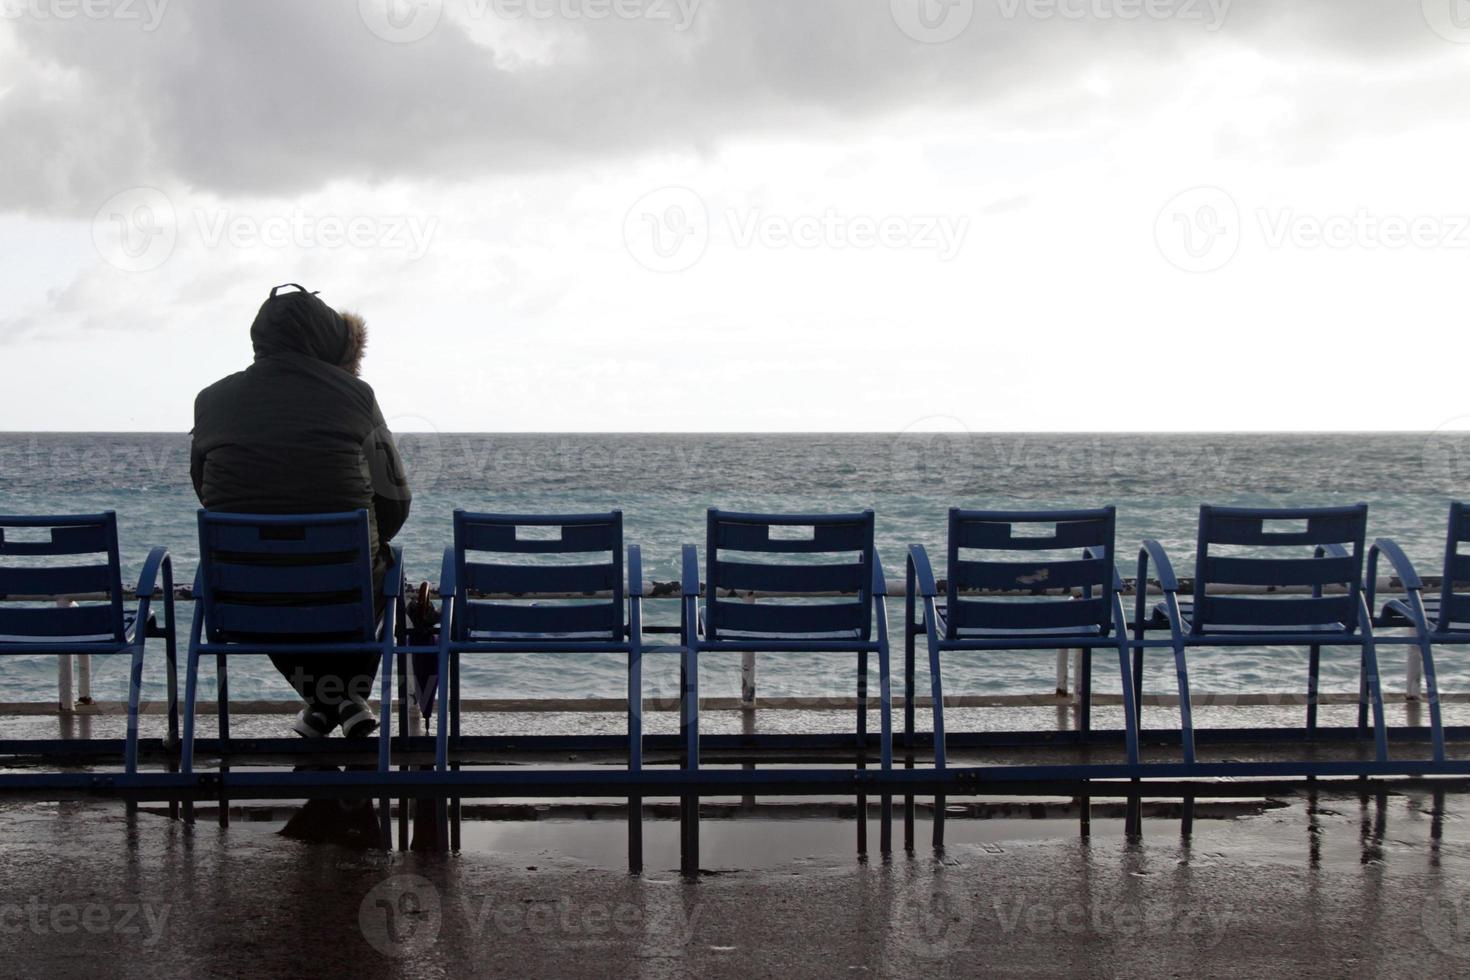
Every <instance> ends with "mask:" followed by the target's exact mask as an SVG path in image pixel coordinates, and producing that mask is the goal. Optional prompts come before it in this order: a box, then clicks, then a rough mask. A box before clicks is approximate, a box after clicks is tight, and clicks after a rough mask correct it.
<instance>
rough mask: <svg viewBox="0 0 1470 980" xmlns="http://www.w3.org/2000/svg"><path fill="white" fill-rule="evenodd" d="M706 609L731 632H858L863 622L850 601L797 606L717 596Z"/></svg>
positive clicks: (859, 610)
mask: <svg viewBox="0 0 1470 980" xmlns="http://www.w3.org/2000/svg"><path fill="white" fill-rule="evenodd" d="M710 613H711V618H713V619H715V620H717V621H718V622H719V624H720V627H721V628H722V629H724V630H725V631H726V632H734V633H780V634H798V633H848V632H854V631H857V632H860V631H861V630H862V629H863V627H864V626H865V625H866V623H865V622H864V617H863V611H862V610H861V609H859V608H858V606H857V604H856V603H852V602H822V603H810V604H806V605H799V606H798V605H775V604H768V605H760V604H757V603H753V602H732V601H730V600H728V599H717V600H715V602H713V603H712V604H711V609H710Z"/></svg>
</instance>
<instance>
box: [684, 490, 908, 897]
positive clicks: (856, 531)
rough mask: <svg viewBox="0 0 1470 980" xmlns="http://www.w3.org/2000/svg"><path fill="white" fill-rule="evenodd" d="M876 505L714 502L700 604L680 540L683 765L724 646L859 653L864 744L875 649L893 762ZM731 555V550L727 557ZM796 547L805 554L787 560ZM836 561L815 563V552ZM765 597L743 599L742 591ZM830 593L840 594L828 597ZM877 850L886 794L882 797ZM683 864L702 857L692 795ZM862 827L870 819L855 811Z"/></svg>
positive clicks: (695, 758) (884, 745)
mask: <svg viewBox="0 0 1470 980" xmlns="http://www.w3.org/2000/svg"><path fill="white" fill-rule="evenodd" d="M873 523H874V522H873V512H872V511H871V510H865V511H862V512H861V513H856V514H741V513H731V512H726V511H721V510H717V509H714V508H711V509H710V511H709V513H708V520H707V524H706V536H705V552H706V554H705V559H706V562H707V565H706V574H705V593H704V595H705V598H704V604H703V606H700V604H699V550H698V548H696V547H695V546H694V545H687V544H686V545H685V546H684V548H683V583H682V584H683V603H684V614H683V618H682V624H681V625H682V629H681V633H680V643H681V646H682V647H683V659H682V662H681V665H680V683H679V687H680V702H679V703H680V709H679V733H680V739H681V741H682V742H683V746H684V751H683V755H684V768H685V769H686V770H687V771H690V772H695V771H698V769H699V658H700V657H701V655H704V654H721V653H742V654H743V653H747V652H749V653H762V652H789V653H809V654H825V653H847V654H851V653H856V654H857V658H858V663H857V732H856V736H857V740H858V744H859V745H861V746H865V745H866V743H867V724H868V713H867V709H868V656H869V654H874V653H876V654H877V655H878V684H879V717H880V725H881V729H882V731H881V734H880V737H879V756H880V764H881V766H882V768H883V770H884V771H885V772H887V771H889V770H891V769H892V767H893V731H892V723H891V720H890V707H891V700H892V699H891V693H890V690H889V687H890V685H889V646H888V615H887V611H886V609H885V607H884V600H885V599H886V597H887V593H888V589H887V586H886V585H885V584H884V579H883V565H882V562H881V561H880V559H879V557H878V550H877V548H876V547H875V546H874V544H873ZM732 554H733V557H732ZM793 556H803V557H802V558H801V559H799V560H801V561H805V562H806V563H803V564H797V563H792V562H791V561H790V560H789V559H790V558H792V557H793ZM822 556H825V557H828V558H832V557H834V556H840V558H841V559H842V560H837V561H832V560H828V561H822V562H820V563H812V562H811V559H812V558H813V557H822ZM779 558H786V559H788V560H787V561H785V562H780V561H777V560H776V559H779ZM748 593H762V594H767V596H768V597H767V598H763V599H758V600H757V601H746V600H745V599H742V598H737V596H739V595H740V594H748ZM834 595H836V596H837V598H835V599H834V598H832V597H833V596H834ZM882 802H883V820H882V833H883V842H882V850H883V851H884V852H886V851H887V850H888V843H889V823H890V815H891V813H890V811H891V802H892V798H891V797H890V796H886V795H885V796H884V797H883V798H882ZM683 806H684V807H685V811H686V813H685V816H686V819H685V820H684V821H683V825H684V830H685V834H686V837H685V840H684V842H683V848H682V852H683V856H684V867H685V869H686V870H691V869H692V868H693V867H694V866H696V865H697V862H698V836H697V833H698V826H699V824H698V820H697V819H696V818H697V808H698V799H697V798H696V797H687V798H686V799H685V800H684V803H683ZM691 810H692V811H693V812H690V811H691ZM859 826H860V827H865V826H866V821H865V820H863V819H861V818H860V821H859Z"/></svg>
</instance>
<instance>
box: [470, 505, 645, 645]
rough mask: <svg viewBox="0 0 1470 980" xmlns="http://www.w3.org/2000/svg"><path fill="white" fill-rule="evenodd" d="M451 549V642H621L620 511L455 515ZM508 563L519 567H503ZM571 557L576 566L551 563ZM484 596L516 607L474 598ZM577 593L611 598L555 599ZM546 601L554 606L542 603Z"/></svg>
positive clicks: (623, 617) (623, 612)
mask: <svg viewBox="0 0 1470 980" xmlns="http://www.w3.org/2000/svg"><path fill="white" fill-rule="evenodd" d="M454 545H455V547H454V552H455V568H456V582H457V585H456V591H455V602H456V604H457V609H458V610H459V611H458V612H457V613H456V617H455V633H456V638H457V639H458V640H460V641H473V640H476V639H491V640H493V639H500V638H511V637H517V638H533V639H534V638H537V637H544V638H557V639H575V640H587V641H595V642H609V641H612V642H616V641H620V640H622V638H623V636H624V634H625V632H626V618H627V617H626V610H625V608H624V595H625V588H624V584H623V514H622V511H610V512H608V513H604V514H483V513H471V512H469V511H463V510H457V511H455V512H454ZM589 555H598V556H601V560H600V561H587V560H586V558H587V556H589ZM507 556H520V557H521V559H522V560H520V561H509V560H507ZM571 557H575V558H576V559H577V561H575V562H571V561H566V560H563V561H560V562H558V561H557V559H559V558H560V559H568V558H571ZM490 559H494V560H490ZM483 593H493V594H496V595H500V596H515V597H516V599H514V600H503V599H502V600H494V601H492V600H487V599H484V598H477V597H476V595H478V594H483ZM582 593H610V596H609V597H608V598H606V599H600V600H599V601H574V602H570V601H563V600H559V599H556V598H554V597H556V596H565V595H576V594H582ZM547 596H551V597H553V598H552V599H550V600H547V599H545V598H544V597H547ZM476 634H489V635H488V636H477V635H476Z"/></svg>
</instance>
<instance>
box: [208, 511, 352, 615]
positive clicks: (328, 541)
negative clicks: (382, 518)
mask: <svg viewBox="0 0 1470 980" xmlns="http://www.w3.org/2000/svg"><path fill="white" fill-rule="evenodd" d="M198 580H199V585H200V589H201V590H202V591H201V594H200V595H199V597H198V598H199V599H200V601H201V602H202V604H203V607H204V621H205V626H206V630H207V635H208V638H209V641H210V642H211V643H227V642H230V641H232V640H237V641H250V642H263V643H270V642H290V640H291V639H293V638H306V639H312V640H316V641H318V642H328V641H332V642H345V643H366V642H370V641H372V640H373V639H374V638H375V637H376V635H377V612H376V608H375V600H376V596H375V590H374V587H373V556H372V544H371V537H370V535H369V530H368V513H367V511H366V510H358V511H352V512H348V513H340V514H227V513H220V512H217V511H206V510H201V511H200V512H199V579H198Z"/></svg>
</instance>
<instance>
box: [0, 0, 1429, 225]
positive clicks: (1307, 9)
mask: <svg viewBox="0 0 1470 980" xmlns="http://www.w3.org/2000/svg"><path fill="white" fill-rule="evenodd" d="M91 2H97V3H101V0H0V10H3V11H4V13H5V14H6V16H7V19H8V20H9V22H10V24H11V25H12V28H13V31H14V39H15V45H14V48H13V49H12V50H13V51H14V52H15V53H14V54H12V55H10V56H8V57H9V59H10V61H11V63H10V64H8V65H0V93H3V94H0V132H3V133H4V136H5V138H4V140H3V141H0V168H3V169H4V172H5V173H6V175H7V179H6V181H4V182H3V184H0V210H8V211H22V212H31V213H60V214H71V215H75V216H78V217H89V216H90V215H91V213H92V210H93V209H95V207H96V206H97V204H98V203H99V202H100V201H101V200H104V199H106V198H107V197H108V196H109V195H110V194H112V193H115V192H116V191H117V190H119V189H121V188H126V187H129V186H133V185H138V184H168V185H171V184H178V183H181V184H184V185H187V186H189V187H191V188H193V189H195V190H198V191H204V192H208V193H216V194H219V195H222V196H229V195H235V194H254V193H260V194H291V193H297V192H303V191H308V190H311V189H314V188H318V187H321V186H322V185H324V184H326V183H328V182H330V181H332V180H336V179H358V180H366V181H370V182H373V181H384V180H404V181H408V182H415V181H422V180H430V181H432V180H441V179H443V180H456V179H462V178H469V177H475V176H480V175H484V174H488V173H505V172H520V171H531V170H541V169H550V168H559V167H565V166H569V165H575V164H578V163H580V162H583V161H587V160H592V159H600V158H606V157H608V156H615V155H618V154H624V153H635V152H644V151H650V150H660V149H672V150H693V151H696V152H698V151H701V150H704V149H707V148H710V147H713V146H715V145H717V144H718V143H719V141H720V140H722V139H725V138H728V137H731V136H738V135H741V134H747V133H752V132H755V133H760V132H767V131H773V130H803V131H810V130H812V129H820V128H822V127H828V126H841V125H843V124H846V123H851V122H855V121H863V120H866V119H869V118H871V117H875V116H878V115H880V114H882V113H885V112H889V111H892V110H896V109H903V108H909V107H921V106H939V107H943V106H951V105H985V104H987V103H989V102H991V101H994V100H998V99H1002V98H1007V97H1011V96H1014V95H1016V94H1018V93H1019V94H1026V93H1029V92H1044V91H1046V90H1048V89H1053V88H1055V87H1057V86H1058V85H1060V84H1062V83H1063V82H1065V81H1069V80H1072V79H1075V77H1076V75H1077V73H1078V72H1079V71H1082V70H1086V69H1088V68H1089V67H1100V68H1103V69H1107V70H1116V71H1129V70H1132V69H1133V68H1134V67H1136V66H1145V65H1146V66H1153V67H1168V66H1171V65H1178V66H1181V67H1183V66H1186V65H1187V64H1188V63H1189V61H1190V59H1192V58H1197V57H1199V56H1201V55H1202V54H1207V53H1209V52H1210V51H1212V50H1221V49H1222V48H1223V47H1226V46H1232V45H1233V46H1250V47H1257V48H1262V49H1271V51H1272V53H1273V54H1274V53H1279V54H1281V55H1282V56H1283V57H1286V58H1296V59H1300V58H1301V57H1304V56H1305V55H1304V53H1306V52H1311V53H1313V54H1314V56H1318V57H1326V58H1331V57H1344V58H1353V59H1365V60H1372V61H1374V62H1387V63H1395V62H1399V61H1406V60H1412V59H1415V58H1423V57H1436V56H1448V52H1449V51H1451V50H1453V49H1455V46H1454V45H1451V44H1448V43H1447V42H1446V41H1445V40H1444V39H1443V38H1441V37H1438V36H1436V35H1435V34H1434V33H1433V32H1432V31H1431V30H1429V29H1428V27H1427V26H1426V23H1425V19H1424V15H1423V13H1422V11H1421V9H1420V2H1419V0H1397V2H1392V3H1389V2H1381V0H1371V2H1347V0H1336V2H1334V0H1316V2H1295V3H1279V2H1270V0H1249V2H1248V0H1237V2H1234V3H1231V2H1229V0H974V2H973V5H971V3H970V0H895V2H894V4H890V2H889V0H446V7H445V10H444V13H443V16H441V17H439V19H438V20H437V22H436V24H435V26H434V27H433V29H432V30H430V31H429V32H428V33H427V35H426V36H424V37H423V38H421V39H419V40H416V41H414V42H413V43H392V42H391V41H388V40H384V39H383V38H382V37H380V36H379V34H381V33H383V31H382V30H381V29H380V30H379V32H378V34H375V33H374V32H373V30H371V29H370V24H373V23H377V24H378V26H379V27H380V28H381V27H382V23H386V21H383V18H382V16H381V15H380V13H375V11H377V10H378V8H379V7H381V6H382V5H383V4H386V3H393V4H400V5H406V4H408V3H409V2H410V0H362V2H361V3H359V2H358V0H311V2H301V0H254V2H248V3H246V2H228V3H226V2H205V0H200V2H198V3H188V4H186V3H183V2H180V0H172V2H167V3H165V2H164V0H151V4H152V5H151V6H150V5H149V3H150V0H131V2H129V0H122V2H124V3H126V5H127V7H126V9H128V10H129V11H131V12H132V13H133V16H128V17H124V16H122V13H121V11H122V10H123V9H124V8H121V7H116V8H111V7H108V5H107V4H103V5H102V7H100V8H98V9H114V13H115V14H116V15H115V16H75V15H74V16H70V17H63V16H59V15H58V12H59V11H60V10H62V9H64V8H63V7H62V5H64V4H68V3H70V4H73V5H75V4H78V3H91ZM417 2H419V3H421V4H427V5H428V6H427V7H424V8H422V9H421V11H420V12H421V13H422V12H423V11H424V10H427V11H429V12H431V13H433V12H436V11H437V9H438V6H437V2H436V0H417ZM1446 2H1448V0H1446ZM915 3H921V4H925V5H926V10H927V12H928V13H929V14H930V15H931V16H930V19H929V20H928V21H925V22H922V23H921V24H920V28H921V32H922V31H924V30H928V29H929V28H928V27H926V26H925V25H933V24H935V23H940V22H941V21H942V20H943V18H944V17H946V16H961V17H965V18H967V19H968V23H967V26H965V27H964V29H963V30H961V31H959V32H958V34H957V36H955V37H953V38H952V39H950V40H948V41H946V42H944V43H924V41H923V39H922V38H921V39H917V40H916V39H915V37H914V36H911V35H912V34H913V33H914V31H913V30H910V31H909V32H908V33H905V31H904V30H903V29H902V28H901V22H903V21H904V19H905V15H904V14H903V10H904V9H905V4H907V5H909V6H912V5H913V4H915ZM589 4H590V5H589ZM375 5H377V6H376V7H375ZM895 8H896V9H897V10H898V12H897V13H895ZM413 9H414V8H412V7H408V6H402V7H399V8H398V11H399V12H400V13H402V12H404V11H411V10H413ZM594 10H601V11H603V12H604V15H603V16H601V17H596V18H594V17H593V16H592V12H593V11H594ZM618 11H622V12H623V14H622V15H620V14H619V13H618ZM533 14H538V15H549V16H532V15H533ZM630 14H631V15H630ZM375 17H376V18H377V19H376V20H375V19H374V18H375ZM496 18H500V19H501V23H502V26H509V27H512V28H514V29H515V31H516V32H518V33H517V37H518V38H519V39H520V40H522V41H528V42H530V43H532V44H533V45H535V46H536V47H537V50H536V51H533V52H532V54H531V55H530V56H529V57H521V52H518V51H517V50H516V49H515V45H509V46H507V45H505V44H502V45H501V48H500V49H499V50H496V49H495V48H494V47H493V46H492V42H491V41H490V40H489V39H488V38H490V37H492V36H493V35H494V33H495V32H494V30H493V28H494V27H495V26H496V23H495V19H496ZM911 19H912V18H910V20H911ZM380 22H382V23H380ZM941 26H942V25H941ZM932 39H933V35H932V34H931V35H930V40H932ZM1452 94H1453V93H1450V92H1445V93H1441V95H1442V96H1443V97H1444V98H1449V97H1452ZM1080 109H1081V107H1079V110H1080ZM1392 115H1393V114H1392V113H1389V114H1387V118H1381V117H1380V118H1361V119H1358V120H1356V123H1355V124H1356V125H1358V126H1360V127H1362V128H1364V129H1371V128H1373V127H1374V126H1375V125H1379V124H1382V125H1391V124H1392Z"/></svg>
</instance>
